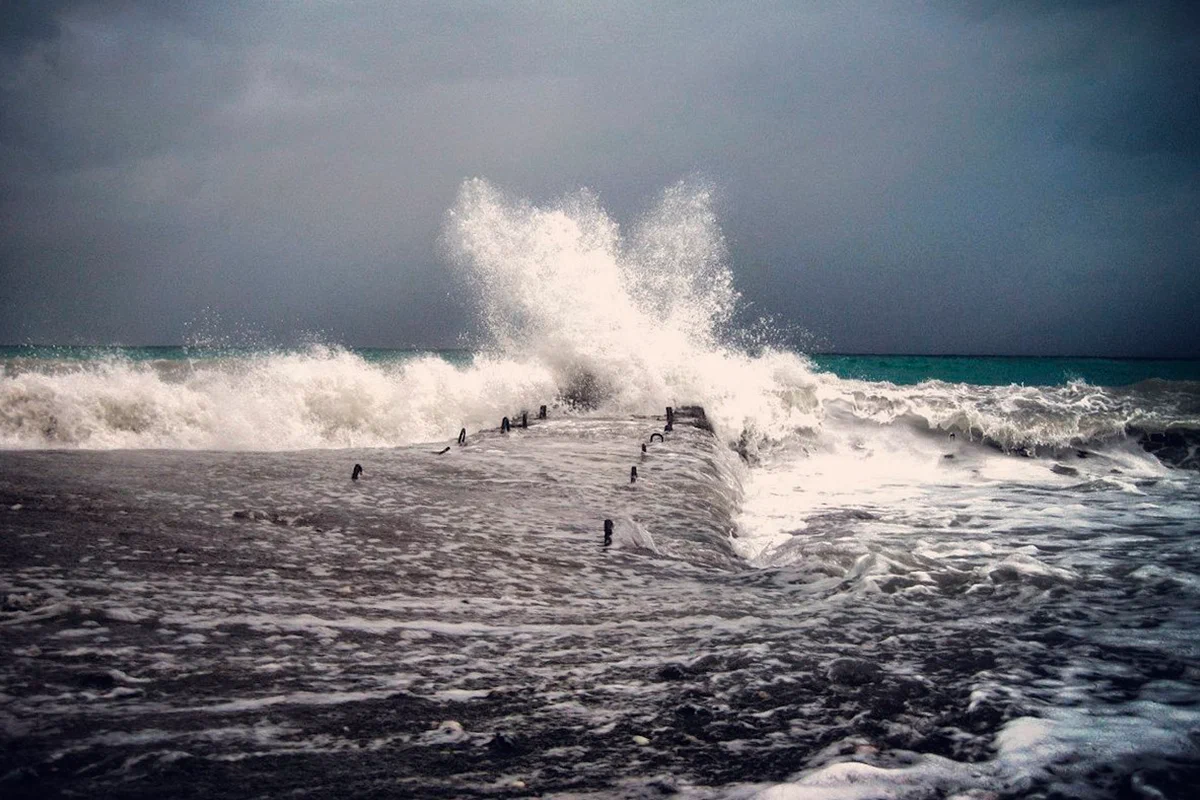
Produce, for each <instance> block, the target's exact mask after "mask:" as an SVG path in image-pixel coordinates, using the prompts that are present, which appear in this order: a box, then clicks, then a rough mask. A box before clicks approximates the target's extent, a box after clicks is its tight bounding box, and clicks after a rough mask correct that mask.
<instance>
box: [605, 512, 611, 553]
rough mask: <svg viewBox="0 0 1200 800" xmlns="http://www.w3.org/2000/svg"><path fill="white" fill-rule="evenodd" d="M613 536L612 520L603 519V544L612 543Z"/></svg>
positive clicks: (606, 545)
mask: <svg viewBox="0 0 1200 800" xmlns="http://www.w3.org/2000/svg"><path fill="white" fill-rule="evenodd" d="M612 537H613V521H612V520H611V519H606V520H604V546H605V547H609V546H610V545H611V544H612Z"/></svg>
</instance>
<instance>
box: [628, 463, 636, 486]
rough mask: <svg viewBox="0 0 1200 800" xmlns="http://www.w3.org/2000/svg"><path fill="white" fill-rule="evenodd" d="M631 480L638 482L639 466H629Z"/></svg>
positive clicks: (631, 481)
mask: <svg viewBox="0 0 1200 800" xmlns="http://www.w3.org/2000/svg"><path fill="white" fill-rule="evenodd" d="M629 482H630V483H637V467H630V468H629Z"/></svg>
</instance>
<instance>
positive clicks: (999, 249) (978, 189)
mask: <svg viewBox="0 0 1200 800" xmlns="http://www.w3.org/2000/svg"><path fill="white" fill-rule="evenodd" d="M964 9H965V10H964ZM1197 17H1198V15H1196V14H1195V13H1194V10H1193V9H1192V8H1191V4H1190V3H1183V2H1180V3H1172V2H1050V3H1033V2H1028V3H1020V2H1018V3H991V4H988V3H976V4H969V5H967V4H958V3H939V2H931V3H923V4H884V3H879V4H873V3H845V4H840V5H839V4H824V3H821V4H817V3H813V4H800V3H791V2H789V3H778V4H769V3H768V4H753V5H751V6H745V5H743V4H726V3H701V4H693V3H679V4H657V3H656V4H644V3H623V4H622V3H617V4H564V7H559V5H557V4H544V3H515V4H510V3H494V4H492V3H489V4H479V3H447V4H429V3H415V4H408V3H361V4H358V3H356V4H335V3H324V2H311V3H302V2H296V3H245V4H237V3H211V4H177V3H167V2H135V1H134V0H129V1H128V2H117V3H107V2H105V3H101V2H38V1H37V0H27V1H26V2H17V3H15V4H9V6H8V7H7V8H6V13H5V14H4V16H3V19H2V20H0V70H2V75H3V79H2V80H0V108H2V109H3V113H0V342H8V343H20V342H26V341H33V342H123V343H170V342H177V341H180V340H181V339H182V338H183V337H184V335H185V333H186V330H187V326H188V324H189V322H191V321H193V320H195V319H197V318H198V317H204V315H206V314H212V315H218V316H220V318H222V319H225V320H235V321H237V322H238V323H239V324H241V325H245V326H248V327H250V328H253V329H256V330H260V331H263V332H265V333H266V334H268V335H272V336H288V335H294V334H296V333H298V332H317V333H318V334H320V335H323V336H326V337H328V338H332V339H334V340H338V341H343V342H345V343H347V344H352V345H380V346H402V345H408V344H415V345H424V346H447V345H453V344H454V343H455V342H456V341H458V337H459V335H460V334H461V333H463V332H464V331H469V330H470V329H471V326H472V321H471V319H470V317H469V314H470V312H469V309H470V307H471V306H470V304H469V303H466V302H463V301H462V299H461V298H459V297H456V296H455V291H456V284H455V283H454V282H453V281H452V280H451V278H450V273H449V270H448V269H447V267H446V266H445V264H444V263H443V261H442V259H441V258H440V257H439V254H438V244H437V240H438V234H439V230H440V229H441V226H442V221H443V215H444V213H445V210H446V209H447V208H448V207H449V206H450V205H451V203H452V202H453V200H454V196H455V193H456V191H457V189H458V187H459V186H460V185H461V183H462V181H463V180H464V179H465V178H469V177H471V176H484V177H486V178H488V179H489V180H490V181H492V182H493V183H495V184H496V185H499V186H502V187H505V188H506V189H508V190H510V191H512V192H514V193H516V194H519V195H524V196H528V197H531V198H533V199H534V200H535V201H542V200H549V199H551V198H554V197H556V196H558V195H560V194H562V193H565V192H569V191H572V190H575V189H577V188H579V187H580V186H588V187H590V188H591V189H592V190H594V191H595V192H596V193H597V194H598V196H599V198H600V201H601V202H602V203H603V204H604V205H605V206H606V207H607V208H608V209H609V210H610V212H611V213H612V214H613V216H614V217H615V218H617V219H618V220H621V221H623V222H626V223H632V222H633V221H635V220H636V219H637V216H638V214H639V213H641V212H643V211H644V210H645V209H646V208H647V207H648V206H649V205H650V204H651V203H652V202H653V197H654V195H655V194H656V193H657V192H658V191H659V190H661V189H662V188H663V187H664V186H667V185H670V184H672V183H674V182H675V181H677V180H678V179H680V178H682V177H687V176H693V175H697V174H698V175H701V176H703V177H704V178H705V179H706V180H707V181H708V182H710V183H711V184H712V185H715V186H716V187H717V188H718V190H719V193H720V198H721V202H720V207H719V210H720V213H721V216H722V225H723V229H724V232H725V234H726V237H727V239H728V245H729V252H730V259H731V263H732V267H733V270H734V274H735V277H736V281H737V284H738V287H739V288H740V290H741V291H742V293H743V296H744V297H745V299H746V300H747V302H748V313H749V314H750V315H752V316H753V315H757V314H770V315H773V316H775V317H776V318H778V319H780V320H782V321H787V322H791V323H795V324H797V325H799V326H802V327H804V328H806V329H807V330H808V331H810V332H811V333H812V334H814V335H815V337H816V338H815V340H816V341H817V342H819V343H821V344H823V345H824V346H826V347H828V348H831V349H836V350H840V351H845V352H915V353H938V352H947V353H949V352H953V353H1019V354H1026V353H1028V354H1040V353H1046V354H1050V353H1060V354H1085V355H1086V354H1091V355H1141V356H1200V333H1198V331H1200V326H1198V325H1197V324H1196V322H1195V319H1196V316H1197V306H1198V304H1200V269H1198V268H1197V267H1198V266H1200V211H1198V209H1200V27H1198V25H1197V21H1196V20H1197ZM206 309H207V311H206Z"/></svg>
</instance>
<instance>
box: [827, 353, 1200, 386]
mask: <svg viewBox="0 0 1200 800" xmlns="http://www.w3.org/2000/svg"><path fill="white" fill-rule="evenodd" d="M811 358H812V360H813V362H814V363H815V364H816V365H817V366H818V367H819V368H820V369H822V370H824V371H827V372H832V373H833V374H835V375H837V376H838V377H840V378H855V379H858V380H867V381H890V382H891V383H896V384H914V383H920V382H921V381H926V380H940V381H946V382H947V383H971V384H976V385H981V386H1007V385H1009V384H1014V383H1016V384H1023V385H1025V386H1058V385H1061V384H1064V383H1069V382H1071V381H1077V380H1082V381H1086V382H1087V383H1090V384H1091V385H1093V386H1128V385H1129V384H1133V383H1139V382H1141V381H1145V380H1150V379H1154V378H1157V379H1160V380H1168V381H1197V380H1200V360H1194V359H1193V360H1185V359H1138V358H1120V359H1117V358H1061V357H1054V358H1027V357H1015V356H875V355H814V356H812V357H811Z"/></svg>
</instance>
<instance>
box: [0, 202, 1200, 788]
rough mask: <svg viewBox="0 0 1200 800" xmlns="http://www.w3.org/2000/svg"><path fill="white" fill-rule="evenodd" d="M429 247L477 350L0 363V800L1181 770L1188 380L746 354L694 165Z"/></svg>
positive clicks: (463, 205) (1183, 776) (1198, 665)
mask: <svg viewBox="0 0 1200 800" xmlns="http://www.w3.org/2000/svg"><path fill="white" fill-rule="evenodd" d="M444 244H445V248H446V251H447V254H448V256H449V257H450V258H451V259H452V261H453V263H454V265H455V267H454V268H455V269H456V270H458V274H459V275H460V276H461V277H462V278H463V279H464V280H465V281H466V282H467V283H468V284H470V285H472V286H473V287H474V289H475V294H476V299H477V304H478V311H479V314H480V318H481V320H483V322H484V326H485V329H486V330H487V332H488V333H489V335H490V342H491V344H490V346H489V347H485V348H481V350H480V352H478V353H476V354H475V355H474V356H473V357H471V358H467V359H460V360H459V363H451V362H450V361H447V360H445V359H443V358H440V357H438V356H437V355H435V354H430V355H417V356H412V357H406V358H404V359H395V360H379V359H371V358H366V357H364V356H363V355H361V354H358V353H355V352H352V351H350V350H346V349H343V348H338V347H333V346H316V347H311V348H307V349H303V350H299V351H292V352H269V351H261V352H256V353H240V354H231V355H225V356H222V357H206V358H198V359H191V360H189V359H183V358H172V359H159V360H151V361H139V360H136V359H129V358H122V357H115V358H108V359H91V360H88V361H85V362H82V363H76V362H68V361H67V360H64V359H58V360H56V359H53V358H42V359H38V360H34V362H33V363H31V362H29V361H24V362H19V363H18V362H17V361H15V360H14V361H11V362H9V363H8V364H6V366H5V373H4V374H3V376H2V377H0V443H2V444H3V446H4V447H6V448H11V450H9V451H7V452H4V453H2V454H0V466H2V467H3V468H2V469H0V501H2V504H3V505H2V506H0V514H2V515H3V516H2V517H0V519H2V520H3V523H4V531H5V533H4V538H3V540H0V541H2V542H3V544H2V546H3V548H4V555H5V559H4V561H3V565H2V566H0V590H2V591H3V594H4V605H3V610H2V614H3V616H2V618H0V626H2V630H3V631H4V633H5V637H4V639H5V644H4V646H3V647H4V657H3V659H0V670H2V671H3V682H4V686H5V689H4V690H3V694H2V695H0V725H2V728H0V730H2V731H3V734H4V736H5V737H6V741H7V742H8V743H9V744H10V745H11V747H9V748H8V749H7V750H6V751H5V752H6V753H11V754H13V755H5V756H4V758H5V759H7V760H4V761H0V768H2V769H0V788H5V789H11V790H12V791H13V792H17V793H18V794H19V793H21V792H24V793H27V794H30V795H34V794H37V793H38V792H39V790H42V791H43V793H44V791H48V790H57V791H90V792H93V793H100V794H105V793H110V794H114V793H116V794H119V793H122V792H127V793H137V792H142V793H153V792H155V791H159V792H160V793H167V794H175V793H178V790H179V789H180V787H185V786H186V787H190V788H189V791H195V792H197V793H199V794H203V795H206V796H235V795H236V794H237V792H249V793H259V794H282V793H289V792H290V793H299V794H305V793H307V794H312V795H318V796H319V795H321V794H323V793H324V794H328V793H330V792H332V791H334V790H336V791H338V792H340V793H346V794H351V795H353V794H356V793H363V794H366V793H371V792H376V793H379V792H387V791H391V792H398V793H401V794H407V795H418V796H419V795H423V794H424V795H441V796H446V795H473V794H474V795H478V794H495V795H499V796H521V795H526V794H530V793H535V792H536V793H541V794H545V795H551V796H555V795H559V796H587V795H597V796H633V797H643V796H650V795H655V794H656V793H658V794H661V793H663V792H665V791H668V790H670V791H674V792H677V793H679V794H682V795H684V796H695V797H754V796H759V797H781V798H782V797H797V798H810V797H819V798H868V797H869V798H875V797H906V798H908V797H923V798H924V797H928V798H933V797H962V798H968V797H969V798H984V797H1014V798H1015V797H1025V796H1051V795H1052V794H1053V793H1056V792H1057V793H1060V794H1061V795H1062V796H1082V797H1126V796H1145V797H1156V796H1166V797H1190V794H1188V792H1189V791H1190V789H1191V787H1192V786H1194V784H1195V782H1196V780H1197V779H1200V752H1198V750H1197V744H1198V743H1197V739H1198V737H1200V711H1197V703H1198V701H1200V691H1198V688H1200V653H1198V652H1197V649H1196V644H1195V635H1194V632H1195V630H1196V629H1197V627H1198V626H1200V557H1198V556H1197V551H1196V548H1195V536H1196V535H1197V533H1200V531H1198V529H1197V527H1196V522H1195V520H1197V519H1200V481H1198V479H1197V478H1198V476H1200V472H1198V471H1197V470H1196V469H1195V468H1194V467H1195V466H1196V446H1195V436H1194V433H1193V432H1194V431H1195V430H1197V429H1200V411H1198V409H1200V392H1198V391H1197V387H1196V386H1195V385H1194V384H1190V383H1187V382H1183V381H1148V382H1144V383H1141V384H1137V385H1133V386H1126V387H1101V386H1093V385H1089V384H1087V383H1085V382H1082V381H1065V382H1063V383H1062V384H1061V385H1057V386H1045V387H1031V386H1021V385H1008V386H980V385H973V384H968V383H949V382H939V381H932V380H931V381H926V382H924V383H920V384H916V385H908V386H899V385H895V384H892V383H887V382H883V381H865V380H851V379H842V378H838V377H835V376H834V375H832V374H829V373H825V372H821V371H819V370H817V369H816V368H815V367H814V365H813V364H812V362H811V361H809V360H808V359H807V358H805V357H804V356H803V355H801V354H797V353H791V352H787V351H784V350H770V349H767V350H763V351H756V352H754V353H746V352H742V351H740V350H738V349H736V348H733V347H730V346H728V345H727V344H725V343H726V342H728V341H730V338H729V333H730V332H729V331H728V330H727V326H728V324H729V321H730V320H731V319H732V317H733V312H734V310H735V308H736V302H737V297H736V292H735V291H734V290H733V284H732V281H731V278H730V272H729V269H728V266H727V263H726V258H727V255H726V252H725V246H724V243H723V240H722V238H721V235H720V231H719V227H718V226H717V224H716V219H715V215H714V214H713V212H712V208H711V202H710V197H709V193H708V192H707V190H706V189H705V187H703V186H699V187H698V186H688V185H679V186H676V187H672V188H670V189H669V190H668V191H667V192H665V193H664V196H663V197H662V199H661V202H660V203H659V204H658V206H657V207H656V208H655V209H653V210H652V211H651V212H649V213H648V214H647V215H646V216H645V217H644V218H643V219H640V220H637V221H635V222H634V223H632V224H631V225H629V226H627V229H626V228H625V227H622V226H620V225H618V224H617V223H616V222H614V221H613V220H611V219H610V218H609V217H608V216H607V215H606V214H605V213H604V211H603V210H602V209H601V208H600V207H599V205H598V203H597V201H596V199H595V198H594V197H592V196H591V195H589V194H587V193H580V194H577V195H571V196H568V197H566V198H563V199H562V200H560V201H558V202H555V203H550V204H546V205H543V206H537V205H534V204H532V203H529V202H527V201H523V200H520V199H513V198H509V197H506V196H505V195H504V194H503V193H502V192H501V191H499V190H498V189H496V188H495V187H492V186H490V185H489V184H487V183H485V182H482V181H471V182H468V183H467V184H466V185H465V186H464V187H463V190H462V193H461V195H460V197H459V199H458V201H457V203H456V205H455V206H454V208H453V209H452V210H451V211H450V213H449V214H448V217H447V222H446V230H445V243H444ZM691 403H695V404H700V405H703V406H704V408H705V409H706V412H707V418H708V421H709V422H711V424H712V426H713V428H714V433H713V435H711V436H710V435H709V434H708V433H707V432H705V431H704V430H702V429H701V428H697V427H693V426H692V425H691V424H690V423H684V422H681V423H680V424H679V425H677V426H676V428H675V430H672V431H664V430H663V426H664V420H663V418H662V416H661V415H662V414H663V411H664V409H665V407H666V406H680V405H684V404H691ZM542 404H546V405H548V406H549V411H550V413H549V417H550V418H549V419H548V420H547V421H544V422H543V421H538V420H536V419H534V416H535V415H534V413H533V412H535V411H536V409H537V408H538V406H539V405H542ZM522 411H528V412H530V419H531V421H533V423H534V424H533V427H530V428H529V429H517V430H514V431H513V432H512V433H510V434H507V435H501V434H500V433H499V432H498V431H497V430H496V429H497V428H498V426H499V421H500V418H501V417H502V416H509V417H512V418H514V419H515V418H516V417H517V416H518V415H519V414H520V413H521V412H522ZM462 427H465V428H467V429H468V431H469V434H468V443H467V445H466V446H464V447H458V446H455V445H452V444H451V443H452V441H453V440H454V438H455V436H456V435H457V433H458V431H459V429H460V428H462ZM652 433H656V434H659V435H660V436H661V437H662V439H663V441H658V437H657V436H656V437H654V439H653V440H652V439H651V434H652ZM643 444H645V445H646V446H647V447H646V450H645V451H644V452H643V451H642V450H641V445H643ZM447 445H450V450H449V452H447V453H440V451H441V449H442V448H443V447H445V446H447ZM197 451H204V452H197ZM225 451H236V452H225ZM354 463H361V464H362V465H363V466H364V468H365V472H364V474H363V476H362V478H361V479H360V480H358V481H351V480H350V477H349V476H350V467H351V466H352V465H353V464H354ZM632 466H636V467H637V468H638V474H639V477H638V481H637V482H636V483H630V481H629V470H630V467H632ZM604 519H612V520H613V521H614V523H615V531H614V542H613V545H612V546H611V547H609V548H603V547H602V546H601V538H600V537H601V530H602V524H603V520H604ZM30 770H32V772H31V771H30ZM231 787H237V791H234V790H233V789H232V788H231Z"/></svg>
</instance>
